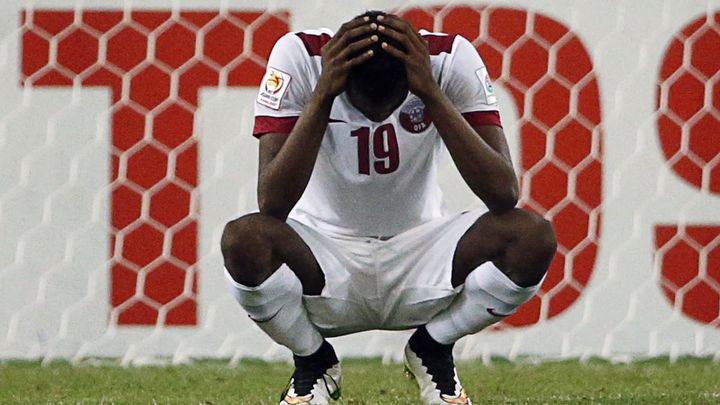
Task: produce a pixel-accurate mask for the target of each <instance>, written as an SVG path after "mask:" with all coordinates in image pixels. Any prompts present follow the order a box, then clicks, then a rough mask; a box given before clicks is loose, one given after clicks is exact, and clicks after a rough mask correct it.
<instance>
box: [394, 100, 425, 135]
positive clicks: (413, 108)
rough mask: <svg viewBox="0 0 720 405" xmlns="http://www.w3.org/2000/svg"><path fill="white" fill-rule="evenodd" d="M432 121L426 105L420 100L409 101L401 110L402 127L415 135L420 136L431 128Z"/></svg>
mask: <svg viewBox="0 0 720 405" xmlns="http://www.w3.org/2000/svg"><path fill="white" fill-rule="evenodd" d="M431 123H432V119H430V117H429V116H428V114H426V113H425V104H423V102H422V101H420V99H419V98H413V99H411V100H410V101H408V102H407V103H406V104H405V105H404V106H403V108H402V110H400V125H402V127H403V128H404V129H405V130H406V131H408V132H410V133H413V134H419V133H420V132H423V131H424V130H426V129H428V128H429V127H430V124H431Z"/></svg>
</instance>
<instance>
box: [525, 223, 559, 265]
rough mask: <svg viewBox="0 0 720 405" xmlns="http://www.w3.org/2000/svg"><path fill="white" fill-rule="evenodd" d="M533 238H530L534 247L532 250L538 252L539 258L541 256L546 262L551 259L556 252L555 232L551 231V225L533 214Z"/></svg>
mask: <svg viewBox="0 0 720 405" xmlns="http://www.w3.org/2000/svg"><path fill="white" fill-rule="evenodd" d="M533 215H534V217H535V218H534V220H533V225H532V228H533V232H532V235H533V237H532V238H531V240H532V243H533V245H534V248H535V249H534V250H535V251H536V252H538V254H539V255H540V256H543V257H544V258H545V259H547V260H548V261H549V260H550V259H552V257H553V256H554V255H555V251H556V250H557V240H556V239H555V230H554V229H553V226H552V223H550V221H548V220H546V219H545V218H543V217H541V216H540V215H537V214H533Z"/></svg>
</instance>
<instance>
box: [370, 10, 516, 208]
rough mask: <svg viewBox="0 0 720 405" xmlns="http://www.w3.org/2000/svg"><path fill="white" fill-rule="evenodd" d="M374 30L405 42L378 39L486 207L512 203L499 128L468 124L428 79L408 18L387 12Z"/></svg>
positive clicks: (425, 57) (423, 49)
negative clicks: (400, 68)
mask: <svg viewBox="0 0 720 405" xmlns="http://www.w3.org/2000/svg"><path fill="white" fill-rule="evenodd" d="M379 30H380V32H382V33H384V34H385V35H388V36H390V37H392V38H394V39H395V40H397V41H398V42H400V43H401V44H402V45H403V46H404V47H405V49H404V50H401V49H397V48H394V47H392V46H391V45H389V44H383V45H382V46H383V49H385V50H386V51H387V52H389V53H390V54H392V55H394V56H395V57H397V58H399V59H401V60H403V61H404V62H405V67H406V71H407V76H408V84H409V87H410V91H412V92H413V93H414V94H415V95H417V96H418V97H420V98H421V99H422V101H423V103H424V104H425V108H426V109H427V112H428V113H429V114H430V116H431V117H432V119H433V124H434V125H435V128H437V130H438V133H439V134H440V136H441V137H442V139H443V141H444V143H445V145H446V147H447V149H448V151H449V152H450V156H452V159H453V161H454V162H455V165H456V166H457V168H458V171H459V172H460V175H461V176H462V177H463V179H464V180H465V182H466V183H467V184H468V186H469V187H470V189H471V190H472V191H473V192H474V193H475V194H476V195H477V196H478V197H480V199H482V200H483V202H484V203H485V204H486V205H487V206H488V208H489V209H490V211H492V212H503V211H507V210H510V209H512V208H514V207H515V205H516V204H517V201H518V183H517V177H516V176H515V171H514V169H513V166H512V161H511V159H510V153H509V150H508V146H507V141H506V139H505V134H504V133H503V130H502V128H500V127H498V126H495V125H479V126H475V127H472V126H470V124H469V123H468V122H467V121H466V120H465V118H463V116H462V115H461V114H460V112H459V111H458V110H457V108H455V106H454V105H453V103H452V102H451V101H450V99H449V98H448V97H447V96H446V95H445V94H444V93H443V91H442V90H441V89H440V86H439V85H438V84H437V83H436V82H435V80H433V76H432V70H431V67H430V55H429V50H428V45H427V43H426V42H425V40H424V39H423V38H422V37H421V36H420V34H419V33H418V32H417V31H415V29H414V28H413V27H412V25H410V23H408V22H407V21H405V20H403V19H401V18H399V17H396V16H388V17H387V18H385V19H384V20H383V21H382V23H381V24H380V27H379Z"/></svg>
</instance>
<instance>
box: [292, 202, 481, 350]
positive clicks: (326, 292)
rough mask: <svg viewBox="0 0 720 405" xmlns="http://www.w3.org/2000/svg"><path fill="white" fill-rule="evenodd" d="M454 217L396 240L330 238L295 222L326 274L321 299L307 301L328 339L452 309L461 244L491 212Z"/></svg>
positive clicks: (407, 324) (400, 325)
mask: <svg viewBox="0 0 720 405" xmlns="http://www.w3.org/2000/svg"><path fill="white" fill-rule="evenodd" d="M486 211H487V210H486V209H484V208H483V209H476V210H472V211H467V212H463V213H459V214H454V215H448V216H445V217H442V218H438V219H436V220H433V221H430V222H427V223H424V224H422V225H420V226H417V227H415V228H412V229H410V230H407V231H405V232H403V233H401V234H399V235H396V236H394V237H392V238H390V239H388V240H381V239H379V238H369V237H348V236H338V235H330V234H326V233H323V232H321V231H319V230H317V229H314V228H311V227H309V226H307V225H305V224H302V223H300V222H298V221H295V220H293V219H288V221H287V223H288V224H289V225H290V226H291V227H292V228H293V229H294V230H295V231H296V232H297V233H298V235H300V237H301V238H302V239H303V240H304V241H305V243H306V244H307V245H308V247H310V250H311V251H312V252H313V254H314V255H315V258H316V259H317V261H318V264H320V267H321V268H322V271H323V273H324V274H325V288H324V289H323V290H322V293H321V294H320V295H319V296H304V297H303V301H304V303H305V307H306V309H307V311H308V314H309V316H310V320H311V321H312V322H313V323H314V324H315V325H316V326H317V328H318V329H319V330H320V332H321V333H322V334H323V336H326V337H333V336H340V335H346V334H349V333H355V332H360V331H365V330H372V329H386V330H398V329H409V328H413V327H417V326H419V325H423V324H426V323H427V322H428V321H429V320H430V319H432V318H433V317H434V316H435V315H436V314H437V313H438V312H440V311H442V310H443V309H445V308H446V307H447V306H448V305H450V303H451V302H452V300H453V298H454V297H455V296H456V295H457V293H458V292H459V291H460V289H459V288H458V289H455V288H453V286H452V284H451V281H450V280H451V277H452V262H453V256H454V253H455V248H456V247H457V243H458V241H459V240H460V238H461V237H462V236H463V235H464V234H465V232H466V231H467V230H468V229H469V228H470V226H472V224H474V223H475V221H476V220H477V219H478V218H479V217H480V216H481V215H482V214H484V213H485V212H486Z"/></svg>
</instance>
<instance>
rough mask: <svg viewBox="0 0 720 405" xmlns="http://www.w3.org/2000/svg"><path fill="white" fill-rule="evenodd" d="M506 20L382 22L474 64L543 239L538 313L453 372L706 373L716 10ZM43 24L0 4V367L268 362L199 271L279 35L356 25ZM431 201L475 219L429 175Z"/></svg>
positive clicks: (238, 209)
mask: <svg viewBox="0 0 720 405" xmlns="http://www.w3.org/2000/svg"><path fill="white" fill-rule="evenodd" d="M61 3H62V2H61ZM520 3H521V4H515V5H513V6H512V7H510V6H504V5H503V4H496V5H492V6H466V5H446V6H435V5H430V6H425V5H419V4H413V3H408V2H394V3H393V4H392V7H391V8H392V9H394V10H396V11H397V12H398V13H399V14H401V15H403V16H405V17H406V18H408V19H409V20H410V21H412V22H413V23H414V24H415V26H416V27H417V28H425V29H429V30H435V31H444V32H454V33H459V34H462V35H463V36H465V37H466V38H468V39H469V40H470V41H471V42H472V43H473V44H474V45H475V46H476V47H477V49H478V51H479V52H480V54H481V55H482V57H483V59H484V60H485V62H486V64H487V66H488V70H489V72H490V74H491V76H492V78H493V81H494V82H493V85H494V86H495V88H496V89H497V90H498V92H499V94H500V95H501V97H500V100H501V104H502V114H503V117H504V120H503V121H504V123H505V125H506V128H505V129H506V133H507V135H508V137H509V138H510V143H511V145H513V147H514V151H513V154H514V158H515V163H516V165H517V168H518V172H519V174H520V176H521V186H522V198H521V204H522V206H524V207H525V208H527V209H530V210H533V211H536V212H538V213H540V214H542V215H543V216H545V217H546V218H548V219H550V220H551V221H552V222H553V224H554V226H555V229H556V232H557V236H558V242H559V248H558V254H557V256H556V258H555V260H554V261H553V263H552V265H551V269H550V272H549V274H548V277H547V279H546V281H545V283H544V284H543V287H542V289H541V292H540V293H539V294H538V296H537V297H535V298H533V299H532V300H531V301H530V302H529V303H528V304H526V305H525V306H524V307H523V308H522V309H521V310H520V311H519V312H518V313H517V314H516V315H514V316H513V317H510V318H509V319H507V320H506V321H504V322H502V323H501V324H499V325H497V326H495V327H494V328H493V329H494V330H493V332H491V333H487V332H486V333H483V334H481V335H478V336H474V337H470V338H467V339H464V340H463V341H462V344H461V345H460V346H459V351H460V352H461V355H462V356H465V357H477V356H485V358H486V359H489V356H490V355H491V354H502V355H506V356H510V357H511V358H513V357H515V356H517V355H520V354H535V355H540V356H545V357H570V356H580V357H587V356H595V355H599V356H605V357H622V358H625V357H629V358H633V357H634V356H644V355H657V354H671V355H673V356H674V355H680V354H696V355H705V354H715V355H718V353H720V330H719V329H718V328H719V327H720V247H719V245H720V224H718V223H717V218H720V212H719V211H718V210H719V208H718V206H720V204H717V194H718V193H720V138H718V134H720V24H719V23H718V21H720V11H718V10H720V4H719V3H718V2H716V1H706V2H703V1H695V2H691V3H692V4H688V5H686V6H685V7H679V6H677V5H674V3H672V2H669V1H667V2H663V6H662V7H658V8H657V9H653V10H646V9H642V8H641V7H640V6H638V5H636V4H634V3H633V2H631V1H629V0H626V1H623V0H616V1H614V2H613V4H614V6H615V7H612V8H609V9H608V8H602V7H600V6H599V5H592V4H586V3H583V2H579V1H577V2H573V3H572V4H573V5H572V7H570V8H560V7H559V6H558V5H553V4H551V3H550V2H547V4H544V5H543V6H542V7H540V6H530V5H529V4H530V2H520ZM526 3H527V4H526ZM283 4H284V3H283ZM152 5H153V6H155V7H156V6H157V5H156V4H154V3H153V4H152ZM45 6H46V5H44V4H43V3H38V4H34V3H33V2H32V1H29V2H25V3H22V4H19V3H18V4H11V3H10V2H8V3H4V4H3V5H2V6H0V9H1V10H3V15H6V16H11V17H13V18H7V19H5V20H3V21H2V22H0V23H1V24H2V26H0V28H2V31H1V32H2V33H3V34H2V48H1V49H2V53H1V55H0V56H1V58H0V63H1V65H0V68H1V70H2V72H3V73H4V74H3V75H2V77H3V79H2V80H1V82H2V83H1V84H0V86H2V91H3V93H4V94H5V96H4V97H3V98H2V99H1V100H0V227H1V228H2V229H3V232H2V233H0V358H11V357H23V358H26V357H43V358H46V359H52V358H56V357H65V358H74V359H81V358H85V357H91V356H120V357H122V358H123V359H124V361H125V362H142V361H152V359H156V358H171V359H172V360H173V361H176V362H181V361H185V360H187V359H190V358H193V357H232V358H233V359H238V358H241V357H244V356H253V357H257V356H260V357H267V358H273V357H276V356H280V357H282V356H285V357H286V356H287V354H286V353H285V352H284V351H283V349H281V348H279V347H278V346H277V345H274V344H272V342H270V340H269V339H268V338H267V337H265V336H263V335H262V334H261V333H260V331H259V330H258V329H256V328H254V327H253V325H252V323H251V322H250V321H249V320H248V319H246V318H245V316H244V315H243V314H242V312H241V310H240V309H239V307H238V306H237V304H235V303H234V302H232V299H231V298H230V296H229V295H228V294H226V293H225V292H226V291H225V287H224V285H223V281H222V277H221V272H220V269H221V266H222V264H221V263H222V260H221V257H220V253H219V248H218V247H219V234H220V232H221V230H222V226H223V224H224V222H225V221H227V220H229V219H231V218H233V217H237V216H239V215H241V214H243V213H247V212H251V211H253V210H255V209H256V203H255V184H256V183H255V181H256V180H255V176H256V170H257V169H256V167H257V157H256V155H257V145H256V143H255V141H253V140H252V139H251V137H250V136H249V133H250V128H251V125H252V100H253V98H254V93H255V91H256V89H257V85H258V83H259V81H260V79H261V77H262V75H263V73H264V68H265V63H266V58H267V56H268V55H269V52H270V49H271V48H272V45H273V43H274V42H275V40H276V39H277V38H279V37H280V36H281V35H283V34H284V33H285V32H287V31H288V30H290V29H303V28H312V27H315V26H321V25H322V26H331V27H336V26H338V25H339V24H340V23H342V21H344V20H346V19H348V18H350V17H352V16H353V15H355V14H358V13H360V12H362V11H364V9H367V8H375V7H378V6H377V5H375V4H372V2H368V3H367V4H363V5H361V6H360V5H359V6H355V7H354V9H353V10H343V9H338V8H336V7H334V6H333V5H331V4H330V3H327V2H322V1H318V2H316V3H314V4H313V5H312V6H309V5H305V6H302V7H300V6H298V5H293V3H288V4H284V6H283V7H278V8H273V9H272V10H262V9H261V8H262V7H258V6H257V5H255V4H253V3H249V2H241V1H237V2H233V3H232V4H231V5H228V4H224V3H223V4H218V5H216V7H215V9H213V7H210V8H206V9H202V10H199V9H197V8H194V7H190V6H188V7H185V6H181V5H179V4H177V3H173V2H168V4H166V7H164V8H153V9H149V8H146V7H144V4H143V3H142V2H140V3H133V4H132V5H130V4H125V5H124V6H121V7H118V6H117V5H114V4H112V5H109V4H107V5H103V6H105V7H90V6H82V5H78V4H76V3H73V2H67V4H65V3H62V4H61V5H57V4H55V3H53V5H52V8H50V7H45ZM148 6H150V4H148ZM276 6H277V5H275V6H274V7H276ZM373 6H375V7H373ZM386 7H387V6H385V5H383V8H386ZM355 9H357V10H355ZM598 20H600V21H598ZM601 22H606V23H607V24H602V23H601ZM648 33H653V34H654V35H648ZM443 188H444V190H445V191H446V193H447V194H448V198H449V200H450V201H449V202H450V206H451V207H454V208H456V209H463V208H468V207H470V206H473V205H475V204H477V202H476V201H475V200H474V199H473V198H472V197H471V195H470V193H469V192H468V191H467V189H466V187H465V186H464V184H463V183H462V180H461V179H460V178H459V176H458V175H457V173H456V172H455V171H454V169H453V168H452V167H451V166H450V167H446V168H444V169H443ZM713 203H714V204H713ZM601 218H602V221H601ZM406 338H407V336H406V334H404V333H386V332H371V333H363V334H359V335H355V336H348V337H345V338H341V339H339V340H338V342H339V345H338V346H339V351H340V352H341V353H344V354H351V355H366V356H369V355H372V356H375V355H382V356H384V357H385V358H388V359H392V358H396V357H397V356H399V354H400V350H397V349H398V347H401V345H402V344H404V340H405V339H406Z"/></svg>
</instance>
